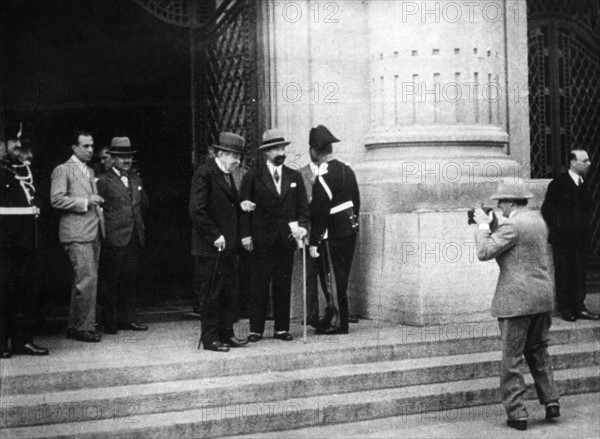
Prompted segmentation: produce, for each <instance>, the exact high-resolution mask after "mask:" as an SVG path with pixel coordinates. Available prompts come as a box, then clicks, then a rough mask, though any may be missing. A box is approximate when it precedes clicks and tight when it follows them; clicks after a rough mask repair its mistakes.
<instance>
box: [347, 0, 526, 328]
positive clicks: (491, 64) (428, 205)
mask: <svg viewBox="0 0 600 439" xmlns="http://www.w3.org/2000/svg"><path fill="white" fill-rule="evenodd" d="M509 12H510V11H509V10H508V9H507V4H506V3H505V2H501V1H497V0H494V1H479V2H449V1H435V2H433V1H431V2H429V1H427V2H405V1H398V2H392V1H374V2H369V3H368V15H367V16H368V32H369V64H370V78H369V81H370V84H369V85H370V91H371V99H370V104H371V105H370V109H371V125H370V129H369V132H368V134H367V135H366V138H365V147H366V149H367V154H366V161H364V162H363V163H361V164H360V165H359V166H357V167H356V168H355V169H356V172H357V175H358V178H359V181H360V186H361V190H362V200H363V209H362V212H361V239H360V243H359V254H358V256H357V258H356V261H357V264H356V271H357V276H355V277H354V279H353V290H354V291H361V292H362V295H360V296H359V298H358V299H357V300H356V301H355V302H354V305H355V306H357V307H358V308H359V309H360V312H361V314H363V315H365V316H367V317H369V318H376V319H381V320H390V321H396V322H400V323H404V324H412V325H430V324H445V323H452V322H464V321H481V320H487V319H490V318H491V317H490V316H489V307H490V304H491V299H492V295H493V291H494V287H495V283H496V279H497V267H496V264H495V263H494V262H490V263H482V262H479V261H478V260H477V257H476V251H475V244H474V238H473V226H467V213H466V211H467V210H468V209H469V208H470V207H472V206H477V205H479V204H481V203H483V204H485V205H487V206H495V203H492V202H491V201H490V200H489V196H490V195H491V194H492V193H493V192H494V190H495V188H496V186H497V184H498V181H499V180H500V179H501V178H516V177H517V176H519V174H520V172H521V171H520V167H519V165H518V163H517V162H516V161H514V160H513V159H512V158H511V157H510V155H509V153H510V147H511V144H512V143H513V142H518V143H525V146H524V147H525V148H526V149H527V151H528V142H529V139H528V129H525V130H523V129H521V130H520V131H519V133H520V136H519V137H518V138H516V139H512V138H511V135H510V133H509V122H508V121H509V120H513V118H514V115H512V117H509V113H510V112H511V111H512V109H511V108H512V104H511V102H510V101H509V99H508V91H509V90H508V84H509V78H508V77H507V75H512V70H511V69H512V68H511V67H510V66H509V65H508V59H507V52H508V51H509V50H513V51H514V50H515V49H514V47H513V48H510V46H511V45H513V44H516V45H517V47H522V46H521V44H523V43H522V42H512V41H509V40H508V39H507V36H508V35H509V34H508V33H507V28H513V27H515V26H517V27H521V28H522V27H523V26H526V22H523V23H511V22H510V20H509V18H510V17H509V16H508V15H507V14H508V13H509ZM511 32H513V31H511ZM513 33H514V32H513ZM511 35H512V34H511ZM525 44H526V40H525ZM517 52H518V51H517ZM517 54H518V55H520V56H521V57H522V56H523V55H525V57H524V60H523V59H522V58H521V61H524V63H525V64H524V65H525V66H526V61H527V58H526V50H525V52H524V53H523V51H520V52H518V53H517ZM511 61H515V59H511ZM526 78H527V76H526V69H525V76H524V79H525V83H526ZM520 80H521V82H522V81H523V75H521V77H520ZM520 108H522V107H520ZM520 117H521V119H522V120H523V119H524V120H525V122H524V124H525V127H526V128H528V125H527V119H526V118H527V113H525V114H521V115H520ZM523 133H525V135H523ZM519 148H521V149H522V148H523V145H521V146H520V147H519Z"/></svg>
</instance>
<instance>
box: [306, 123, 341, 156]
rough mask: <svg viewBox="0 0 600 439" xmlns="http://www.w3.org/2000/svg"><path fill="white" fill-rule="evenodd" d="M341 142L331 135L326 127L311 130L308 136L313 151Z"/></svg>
mask: <svg viewBox="0 0 600 439" xmlns="http://www.w3.org/2000/svg"><path fill="white" fill-rule="evenodd" d="M336 142H339V139H338V138H337V137H335V136H334V135H333V134H331V131H329V130H328V129H327V127H326V126H325V125H319V126H317V127H316V128H311V129H310V134H309V135H308V144H309V145H310V147H311V148H312V149H315V150H317V151H318V150H319V149H321V148H323V147H324V146H326V145H329V144H331V143H336Z"/></svg>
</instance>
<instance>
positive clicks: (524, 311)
mask: <svg viewBox="0 0 600 439" xmlns="http://www.w3.org/2000/svg"><path fill="white" fill-rule="evenodd" d="M530 198H533V194H532V193H531V192H529V191H528V190H527V188H526V187H525V183H523V182H518V183H511V184H500V186H499V187H498V192H497V193H495V194H494V195H492V197H491V199H492V200H498V207H499V208H500V209H501V210H502V214H503V215H504V217H505V218H506V219H505V220H503V221H501V222H499V225H498V226H497V227H496V226H494V225H492V224H493V223H494V221H493V220H494V213H493V212H490V214H489V215H487V214H485V212H484V211H483V210H482V209H477V210H476V211H475V222H476V223H477V224H478V230H477V231H476V233H475V239H476V241H477V257H478V259H479V260H480V261H489V260H491V259H496V262H497V263H498V266H499V267H500V277H499V279H498V283H497V285H496V292H495V294H494V299H493V301H492V309H491V311H492V316H494V317H496V318H498V324H499V326H500V336H501V340H502V362H501V365H500V387H501V389H502V403H503V405H504V408H505V409H506V413H507V415H508V420H507V425H508V426H509V427H511V428H514V429H516V430H526V429H527V416H528V413H527V408H526V407H525V400H524V397H523V396H524V394H525V391H526V390H527V386H526V385H525V381H524V379H523V372H522V365H523V356H525V360H526V361H527V364H528V365H529V369H530V371H531V375H532V377H533V379H534V381H535V388H536V390H537V394H538V399H539V401H540V403H541V404H544V405H545V406H546V419H547V420H552V419H554V418H557V417H559V416H560V408H559V405H558V398H559V396H560V395H559V392H558V387H557V386H556V383H555V382H554V374H553V371H552V363H551V359H550V354H549V353H548V339H549V336H548V333H549V330H550V325H551V324H552V310H553V308H554V297H553V296H554V294H553V291H554V288H553V287H554V282H553V281H554V280H553V279H552V257H551V254H550V248H549V247H550V246H549V244H548V228H547V227H546V223H545V222H544V220H543V219H542V217H541V215H540V214H539V213H538V212H535V211H533V210H530V209H528V208H527V200H528V199H530ZM492 228H493V229H494V230H492Z"/></svg>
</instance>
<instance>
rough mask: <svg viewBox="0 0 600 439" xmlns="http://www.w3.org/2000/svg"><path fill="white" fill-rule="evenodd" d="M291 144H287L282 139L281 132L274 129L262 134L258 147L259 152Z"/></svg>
mask: <svg viewBox="0 0 600 439" xmlns="http://www.w3.org/2000/svg"><path fill="white" fill-rule="evenodd" d="M290 143H292V142H288V141H286V140H285V138H284V137H283V131H281V130H278V129H277V128H274V129H272V130H267V131H265V132H264V133H263V136H262V143H261V144H260V146H259V147H258V149H259V150H261V149H262V150H263V151H264V150H267V149H271V148H277V147H278V146H287V145H289V144H290Z"/></svg>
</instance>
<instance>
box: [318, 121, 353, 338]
mask: <svg viewBox="0 0 600 439" xmlns="http://www.w3.org/2000/svg"><path fill="white" fill-rule="evenodd" d="M335 142H339V140H338V139H337V138H336V137H335V136H334V135H333V134H331V132H330V131H329V130H328V129H327V128H326V127H325V126H323V125H319V126H318V127H316V128H313V129H311V131H310V135H309V144H310V155H311V159H312V161H313V162H315V163H318V165H319V168H318V171H317V179H316V181H315V184H314V186H313V193H312V201H311V202H310V221H311V231H310V255H311V256H312V257H313V258H316V257H318V256H319V252H318V246H319V244H321V243H322V242H323V240H325V239H327V246H328V248H329V255H330V259H331V263H332V265H333V273H334V276H335V287H336V288H335V290H336V293H337V294H336V295H337V302H338V307H339V312H340V322H339V326H337V327H333V328H325V327H322V326H321V325H320V327H319V328H317V334H347V333H348V322H349V305H348V278H349V277H350V269H351V267H352V259H353V257H354V247H355V246H356V235H357V233H358V215H359V213H360V194H359V191H358V184H357V182H356V177H355V175H354V171H352V169H351V168H350V166H348V165H346V164H344V163H342V162H340V161H339V160H336V159H335V158H334V157H333V155H332V152H333V148H332V143H335Z"/></svg>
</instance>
